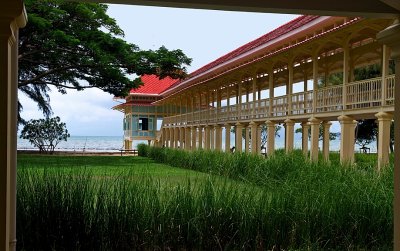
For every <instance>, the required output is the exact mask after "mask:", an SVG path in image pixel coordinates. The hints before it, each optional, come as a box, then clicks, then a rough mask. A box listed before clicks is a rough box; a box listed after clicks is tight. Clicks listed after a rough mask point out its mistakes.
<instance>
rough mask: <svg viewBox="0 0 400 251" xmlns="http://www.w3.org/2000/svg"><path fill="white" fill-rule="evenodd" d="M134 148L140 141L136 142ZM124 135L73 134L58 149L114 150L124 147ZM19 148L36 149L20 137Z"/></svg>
mask: <svg viewBox="0 0 400 251" xmlns="http://www.w3.org/2000/svg"><path fill="white" fill-rule="evenodd" d="M134 143H135V144H134V145H133V147H134V148H136V147H137V144H138V143H140V142H134ZM123 144H124V141H123V137H122V136H71V137H69V138H68V140H67V141H62V142H60V143H59V144H58V145H57V146H56V150H57V151H92V152H113V151H118V150H119V149H122V148H123ZM17 147H18V150H36V148H35V147H34V146H33V145H31V144H30V143H29V141H28V140H26V139H21V138H18V146H17Z"/></svg>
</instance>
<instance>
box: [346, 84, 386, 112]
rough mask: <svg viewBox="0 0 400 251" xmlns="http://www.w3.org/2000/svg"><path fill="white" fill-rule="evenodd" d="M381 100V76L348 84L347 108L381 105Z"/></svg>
mask: <svg viewBox="0 0 400 251" xmlns="http://www.w3.org/2000/svg"><path fill="white" fill-rule="evenodd" d="M381 101H382V78H381V77H378V78H373V79H367V80H362V81H357V82H352V83H349V84H348V85H347V86H346V109H356V108H368V107H375V106H380V105H381Z"/></svg>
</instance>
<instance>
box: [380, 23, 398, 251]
mask: <svg viewBox="0 0 400 251" xmlns="http://www.w3.org/2000/svg"><path fill="white" fill-rule="evenodd" d="M377 38H378V41H379V42H381V43H383V44H386V45H388V46H389V47H390V48H391V50H392V51H391V56H392V58H393V59H394V61H395V64H396V66H395V67H396V69H395V71H396V77H395V83H397V85H398V84H399V83H400V22H399V19H397V20H396V21H395V22H394V23H393V24H392V25H391V26H389V27H387V28H386V29H385V30H383V31H381V32H379V33H378V35H377ZM394 110H395V113H394V121H397V123H396V122H395V124H394V127H395V128H394V138H395V141H394V149H395V151H396V149H397V150H398V149H400V88H395V98H394ZM394 156H395V157H394V175H393V176H394V203H393V204H394V207H393V212H394V214H393V215H394V216H393V223H394V234H393V236H394V250H395V251H400V154H399V153H398V152H397V154H395V155H394Z"/></svg>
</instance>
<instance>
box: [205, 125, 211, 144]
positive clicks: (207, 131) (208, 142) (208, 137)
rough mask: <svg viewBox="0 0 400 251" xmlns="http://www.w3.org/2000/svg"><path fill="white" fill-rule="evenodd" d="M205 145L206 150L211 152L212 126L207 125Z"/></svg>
mask: <svg viewBox="0 0 400 251" xmlns="http://www.w3.org/2000/svg"><path fill="white" fill-rule="evenodd" d="M204 138H205V145H204V150H210V126H209V125H206V126H205V128H204Z"/></svg>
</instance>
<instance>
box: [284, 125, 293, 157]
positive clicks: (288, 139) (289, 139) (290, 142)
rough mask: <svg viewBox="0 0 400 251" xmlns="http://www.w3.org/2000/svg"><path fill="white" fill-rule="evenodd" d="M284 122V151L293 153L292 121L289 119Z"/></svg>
mask: <svg viewBox="0 0 400 251" xmlns="http://www.w3.org/2000/svg"><path fill="white" fill-rule="evenodd" d="M284 122H285V125H286V133H285V134H286V137H285V142H286V146H285V150H286V152H287V153H288V152H291V151H293V146H294V121H293V120H291V119H286V120H285V121H284Z"/></svg>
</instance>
